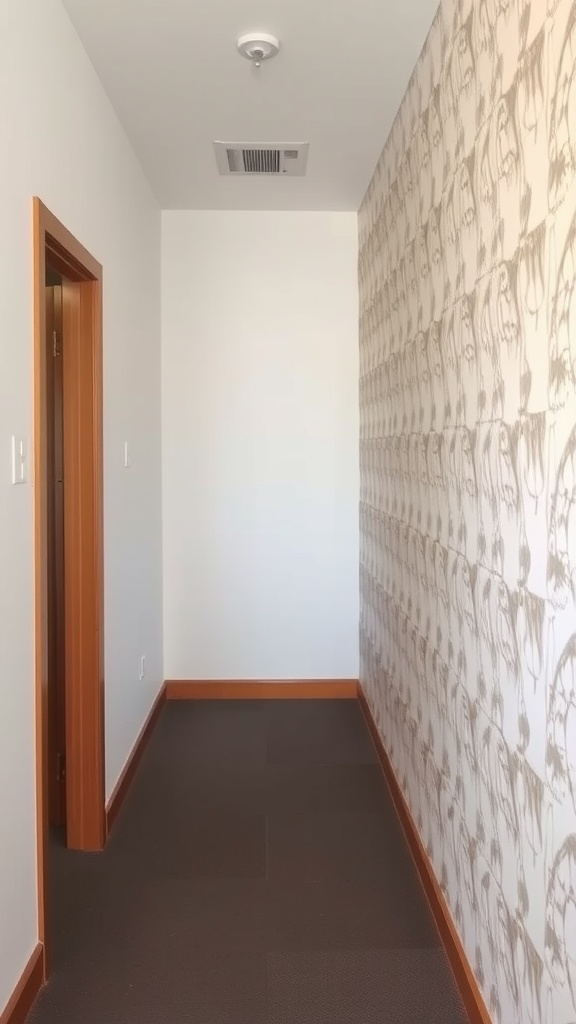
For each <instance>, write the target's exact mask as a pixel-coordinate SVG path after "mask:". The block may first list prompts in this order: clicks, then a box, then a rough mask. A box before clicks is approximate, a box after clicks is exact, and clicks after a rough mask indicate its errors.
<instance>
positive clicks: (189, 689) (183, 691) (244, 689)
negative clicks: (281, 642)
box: [166, 679, 358, 700]
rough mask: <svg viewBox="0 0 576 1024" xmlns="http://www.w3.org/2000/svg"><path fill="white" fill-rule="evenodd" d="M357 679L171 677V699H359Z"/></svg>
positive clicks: (169, 681) (169, 696)
mask: <svg viewBox="0 0 576 1024" xmlns="http://www.w3.org/2000/svg"><path fill="white" fill-rule="evenodd" d="M357 695H358V680H357V679H167V680H166V699H167V700H318V699H320V700H335V699H343V698H344V699H348V700H355V699H356V697H357Z"/></svg>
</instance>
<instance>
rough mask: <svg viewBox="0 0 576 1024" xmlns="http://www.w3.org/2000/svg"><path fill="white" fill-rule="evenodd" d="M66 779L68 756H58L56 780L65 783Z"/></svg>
mask: <svg viewBox="0 0 576 1024" xmlns="http://www.w3.org/2000/svg"><path fill="white" fill-rule="evenodd" d="M65 778H66V754H58V755H57V757H56V779H57V781H58V782H64V779H65Z"/></svg>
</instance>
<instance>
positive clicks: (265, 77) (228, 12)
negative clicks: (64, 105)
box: [63, 0, 438, 210]
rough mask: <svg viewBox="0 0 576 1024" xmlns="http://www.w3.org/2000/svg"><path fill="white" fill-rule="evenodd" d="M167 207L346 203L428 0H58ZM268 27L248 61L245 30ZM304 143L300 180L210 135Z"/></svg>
mask: <svg viewBox="0 0 576 1024" xmlns="http://www.w3.org/2000/svg"><path fill="white" fill-rule="evenodd" d="M63 2H64V6H65V7H66V9H67V11H68V13H69V15H70V17H71V19H72V21H73V23H74V25H75V27H76V30H77V32H78V33H79V35H80V38H81V39H82V41H83V43H84V46H85V47H86V50H87V52H88V55H89V56H90V58H91V60H92V62H93V64H94V67H95V68H96V71H97V73H98V75H99V76H100V79H101V81H102V83H103V85H104V87H105V89H106V91H107V93H108V95H109V97H110V99H111V101H112V103H113V105H114V107H115V109H116V111H117V113H118V115H119V117H120V120H121V121H122V123H123V125H124V127H125V129H126V132H127V133H128V136H129V137H130V139H131V141H132V144H133V146H134V148H135V150H136V152H137V154H138V156H139V158H140V160H141V163H142V165H143V167H144V170H145V172H146V174H147V175H148V178H149V180H150V183H151V184H152V187H153V188H154V191H155V193H156V195H157V197H158V200H159V202H160V204H161V206H162V207H163V208H164V209H186V208H192V209H213V210H217V209H223V210H229V209H244V210H250V209H261V210H262V209H264V210H357V209H358V206H359V205H360V202H361V200H362V197H363V195H364V191H365V189H366V186H367V184H368V182H369V180H370V177H371V175H372V172H373V170H374V167H375V165H376V162H377V159H378V156H379V154H380V151H381V150H382V147H383V144H384V142H385V140H386V137H387V135H388V132H389V130H390V128H391V126H392V122H393V120H394V116H395V114H396V112H397V110H398V107H399V104H400V100H401V99H402V96H403V93H404V91H405V89H406V86H407V84H408V80H409V78H410V74H411V72H412V69H413V67H414V65H415V63H416V60H417V58H418V54H419V52H420V50H421V48H422V45H423V43H424V40H425V38H426V34H427V32H428V29H429V27H430V24H431V22H432V19H433V16H434V14H435V11H436V8H437V5H438V0H355V2H354V3H351V2H350V0H323V2H322V0H63ZM252 30H259V31H265V32H271V33H272V34H274V35H277V36H278V37H279V39H280V41H281V47H282V48H281V51H280V54H279V55H278V57H276V58H275V59H274V60H272V61H269V62H268V63H266V64H264V65H263V66H262V67H261V68H260V70H257V69H255V68H253V67H251V65H250V64H249V63H248V61H246V60H244V59H243V58H242V57H240V56H239V54H238V53H237V51H236V40H237V38H238V36H239V35H241V34H242V33H244V32H249V31H252ZM215 139H222V140H224V141H227V142H228V141H231V142H237V141H238V142H247V141H254V142H308V141H309V142H310V154H309V159H308V170H307V174H306V177H304V178H285V177H281V178H266V177H257V178H250V177H249V178H240V179H238V178H225V177H220V176H219V174H218V171H217V167H216V160H215V156H214V150H213V147H212V142H213V140H215Z"/></svg>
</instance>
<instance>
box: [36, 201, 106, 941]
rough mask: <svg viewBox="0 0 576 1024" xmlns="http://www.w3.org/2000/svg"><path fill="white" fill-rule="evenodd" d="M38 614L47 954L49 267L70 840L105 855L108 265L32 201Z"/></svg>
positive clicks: (41, 921) (40, 825) (41, 924)
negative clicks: (57, 360) (60, 462)
mask: <svg viewBox="0 0 576 1024" xmlns="http://www.w3.org/2000/svg"><path fill="white" fill-rule="evenodd" d="M33 251H34V255H33V260H34V263H33V288H34V426H33V431H34V433H33V436H34V465H33V487H34V587H35V594H34V615H35V630H34V632H35V640H34V642H35V685H36V806H37V810H36V813H37V842H38V849H37V859H38V928H39V939H40V942H42V943H43V945H44V950H45V953H46V942H47V938H48V936H47V914H48V906H47V903H48V893H47V857H48V836H49V826H48V772H47V766H48V717H47V697H48V692H47V687H48V674H47V667H48V657H47V655H48V626H47V619H48V603H47V602H48V594H47V580H48V557H47V556H48V548H47V544H48V533H47V482H46V455H47V431H46V407H47V387H46V340H45V331H46V305H45V279H46V262H47V260H48V263H49V265H50V266H51V267H53V268H54V269H55V270H57V271H58V272H59V273H60V274H61V275H62V277H63V279H64V283H63V291H62V299H63V317H64V320H63V323H64V330H63V334H64V351H65V355H64V363H63V375H64V382H63V389H64V517H65V524H64V531H65V541H64V563H65V564H64V573H65V598H66V599H65V612H64V615H65V631H66V638H65V662H66V670H65V692H66V701H65V703H66V734H67V735H66V803H67V842H68V845H69V846H71V847H72V848H74V849H78V850H100V849H102V848H103V846H104V843H105V841H106V816H105V804H104V801H105V788H104V630H103V626H104V601H103V524H102V494H103V477H102V267H101V266H100V264H99V263H98V262H97V261H96V260H95V259H94V258H93V257H92V256H91V255H90V253H89V252H87V250H86V249H85V248H84V247H83V246H82V245H81V244H80V243H79V242H78V241H77V239H76V238H74V236H73V235H72V234H71V233H70V232H69V231H68V230H67V229H66V228H65V227H64V225H63V224H61V223H60V221H59V220H58V219H57V218H56V217H55V216H54V215H53V214H52V213H50V211H49V210H48V209H47V208H46V206H44V204H43V203H42V202H41V201H40V199H38V198H37V197H34V199H33Z"/></svg>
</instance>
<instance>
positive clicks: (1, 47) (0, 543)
mask: <svg viewBox="0 0 576 1024" xmlns="http://www.w3.org/2000/svg"><path fill="white" fill-rule="evenodd" d="M0 95H1V96H2V98H3V99H2V104H1V105H0V139H1V144H2V159H1V160H0V224H1V225H2V230H1V232H0V309H1V310H2V326H1V329H0V566H1V573H0V807H1V808H2V830H1V835H0V1014H1V1011H2V1009H3V1007H4V1005H5V1003H6V1001H7V999H8V997H9V995H10V993H11V992H12V990H13V988H14V985H15V984H16V982H17V980H18V978H19V976H20V973H21V971H22V969H23V968H24V965H25V963H26V961H27V959H28V957H29V956H30V954H31V952H32V950H33V948H34V946H35V944H36V941H37V934H38V932H37V897H36V821H35V781H34V664H33V560H32V538H33V533H32V493H31V487H30V485H29V484H28V485H26V486H19V487H14V486H11V484H10V435H11V434H13V433H14V434H19V435H23V436H24V437H26V438H30V437H31V432H32V281H31V263H32V260H31V255H32V218H31V210H32V207H31V200H32V196H33V195H34V194H38V195H39V196H40V198H41V199H43V201H44V202H45V203H46V205H47V206H48V207H49V208H50V209H51V210H52V211H53V213H55V214H56V216H58V217H59V218H60V219H61V220H62V221H63V222H64V223H65V224H66V226H67V227H69V228H70V230H71V231H72V232H73V233H74V234H75V235H76V236H77V237H78V238H79V240H80V241H81V242H82V243H83V244H84V245H85V246H86V247H87V248H88V249H89V250H90V251H91V252H92V254H93V255H94V256H95V257H96V258H97V259H98V260H99V261H100V262H101V263H102V264H103V267H104V346H105V352H104V421H105V465H104V468H105V495H104V498H105V510H104V529H105V574H106V575H105V629H106V637H105V645H106V760H107V772H106V779H107V792H108V794H110V791H111V789H112V787H113V785H114V782H115V781H116V779H117V777H118V774H119V772H120V770H121V768H122V765H123V763H124V761H125V759H126V757H127V756H128V753H129V751H130V749H131V747H132V745H133V743H134V740H135V738H136V736H137V733H138V731H139V729H140V727H141V725H142V722H143V720H144V718H145V716H146V714H147V712H148V710H149V708H150V705H151V702H152V700H153V697H154V695H155V693H156V692H157V691H158V689H159V686H160V684H161V681H162V676H163V672H162V642H161V635H162V593H161V590H162V553H161V497H160V486H161V468H160V457H161V449H160V212H159V209H158V207H157V204H156V202H155V200H154V197H153V195H152V194H151V191H150V188H149V187H148V185H147V183H146V180H145V178H144V175H143V173H142V171H141V168H140V166H139V164H138V162H137V160H136V158H135V156H134V155H133V152H132V150H131V148H130V146H129V144H128V142H127V140H126V137H125V135H124V133H123V131H122V129H121V128H120V125H119V123H118V121H117V119H116V117H115V115H114V113H113V111H112V108H111V106H110V104H109V102H108V100H107V98H106V96H105V94H104V91H103V89H102V87H101V85H100V83H99V81H98V79H97V78H96V75H95V73H94V71H93V68H92V66H91V64H90V63H89V61H88V58H87V57H86V54H85V51H84V49H83V47H82V46H81V44H80V42H79V40H78V38H77V36H76V34H75V32H74V30H73V28H72V26H71V24H70V22H69V19H68V17H67V15H66V13H65V11H64V9H63V7H62V6H61V4H60V2H59V0H2V3H1V4H0ZM125 440H128V441H129V442H130V444H131V446H132V468H131V469H129V470H124V469H123V444H124V441H125ZM141 653H146V655H147V674H146V677H145V679H144V680H143V682H139V681H138V660H139V657H140V654H141Z"/></svg>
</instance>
